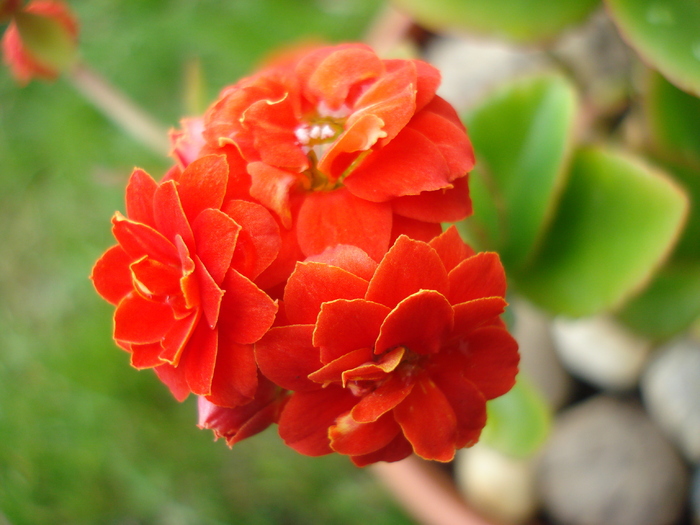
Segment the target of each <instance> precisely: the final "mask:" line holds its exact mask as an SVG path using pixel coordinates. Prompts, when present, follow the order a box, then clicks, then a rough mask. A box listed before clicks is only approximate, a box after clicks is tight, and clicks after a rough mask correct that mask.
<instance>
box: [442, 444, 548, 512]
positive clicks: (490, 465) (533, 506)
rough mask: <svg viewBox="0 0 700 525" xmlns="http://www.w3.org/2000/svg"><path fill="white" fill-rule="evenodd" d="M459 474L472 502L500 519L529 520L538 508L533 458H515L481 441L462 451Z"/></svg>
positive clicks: (476, 506)
mask: <svg viewBox="0 0 700 525" xmlns="http://www.w3.org/2000/svg"><path fill="white" fill-rule="evenodd" d="M455 478H456V481H457V485H458V487H459V488H460V490H461V492H462V493H463V494H464V497H465V499H466V500H467V502H468V503H469V505H470V506H471V507H472V508H473V509H474V510H476V511H477V512H479V513H480V514H482V515H483V516H484V517H486V518H489V519H491V520H494V521H496V522H498V523H503V524H508V525H518V524H520V523H525V522H527V521H528V520H529V519H530V518H532V516H533V515H534V513H535V511H536V510H537V507H538V501H537V495H536V492H535V460H534V459H533V458H528V459H520V458H513V457H510V456H506V455H504V454H502V453H500V452H498V451H497V450H494V449H492V448H491V447H488V446H486V445H483V444H481V443H477V444H476V445H474V446H473V447H472V448H469V449H464V450H461V451H459V452H458V454H457V457H456V459H455Z"/></svg>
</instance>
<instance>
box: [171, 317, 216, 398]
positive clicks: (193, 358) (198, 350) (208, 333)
mask: <svg viewBox="0 0 700 525" xmlns="http://www.w3.org/2000/svg"><path fill="white" fill-rule="evenodd" d="M218 342H219V332H218V330H217V329H216V328H214V329H213V330H212V329H210V328H209V327H208V326H207V325H206V324H205V323H202V322H200V323H198V324H197V326H196V327H195V329H194V332H193V333H192V336H191V337H190V340H189V341H188V343H187V347H186V348H185V351H184V352H183V354H182V358H181V359H180V364H179V366H178V368H182V369H183V370H184V372H185V378H186V379H187V385H188V386H189V388H190V391H191V392H192V393H193V394H197V395H199V396H206V395H209V394H211V383H212V377H213V375H214V365H215V364H216V354H217V350H218Z"/></svg>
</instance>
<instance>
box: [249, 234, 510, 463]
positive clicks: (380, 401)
mask: <svg viewBox="0 0 700 525" xmlns="http://www.w3.org/2000/svg"><path fill="white" fill-rule="evenodd" d="M505 289H506V281H505V275H504V273H503V267H502V266H501V264H500V261H499V259H498V256H497V255H496V254H494V253H479V254H474V253H473V252H472V251H471V250H470V249H469V248H468V247H467V246H466V245H465V244H464V243H463V242H462V241H461V239H460V238H459V234H458V233H457V231H456V230H455V229H454V227H453V228H450V229H448V230H447V231H446V232H445V233H443V234H442V235H440V236H438V237H436V238H435V239H433V240H431V241H430V242H429V243H425V242H422V241H417V240H412V239H409V238H408V237H406V236H401V237H399V238H398V239H397V241H396V242H395V244H394V245H393V246H392V248H391V249H390V250H389V251H388V253H387V254H386V256H385V257H384V258H383V259H382V261H381V262H380V263H379V264H377V263H376V262H374V261H373V260H372V259H371V258H370V257H368V256H367V255H366V254H365V253H364V252H362V251H361V250H359V249H358V248H356V247H352V246H338V247H336V248H334V249H331V250H329V251H327V252H325V253H324V254H322V255H320V256H317V257H314V258H311V259H309V260H307V261H306V262H303V263H298V264H297V267H296V269H295V271H294V273H293V274H292V275H291V277H290V278H289V281H288V283H287V286H286V288H285V292H284V307H285V314H286V318H287V320H288V323H289V324H287V325H285V326H277V327H273V328H271V329H270V330H269V331H268V333H267V334H266V335H265V336H264V337H263V338H262V339H261V340H260V341H258V343H257V344H256V350H255V352H256V358H257V360H258V365H259V366H260V370H261V371H262V373H263V374H265V375H266V376H267V377H268V378H269V379H271V380H272V381H273V382H275V383H276V384H278V385H279V386H280V387H282V388H285V389H289V390H293V391H294V394H292V396H291V398H290V400H289V402H288V403H287V404H286V406H285V408H284V410H283V412H282V415H281V417H280V420H279V432H280V435H281V436H282V438H283V439H284V441H285V442H286V443H287V444H288V445H289V446H290V447H292V448H294V449H295V450H297V451H298V452H301V453H303V454H307V455H311V456H317V455H322V454H327V453H330V452H334V451H335V452H338V453H341V454H346V455H348V456H350V457H351V459H352V460H353V462H354V463H355V464H357V465H359V466H363V465H367V464H369V463H374V462H376V461H398V460H400V459H403V458H404V457H406V456H407V455H409V454H410V453H411V452H415V453H416V454H418V455H419V456H421V457H423V458H426V459H432V460H438V461H449V460H451V459H452V458H453V456H454V453H455V449H458V448H461V447H465V446H470V445H472V444H474V443H475V442H476V441H477V439H478V438H479V434H480V432H481V429H482V428H483V426H484V424H485V422H486V410H485V404H486V400H488V399H492V398H494V397H497V396H500V395H502V394H504V393H506V392H507V391H508V390H509V389H510V388H511V387H512V386H513V384H514V382H515V376H516V373H517V365H518V352H517V343H516V342H515V340H514V339H513V338H512V337H511V336H510V334H509V333H508V331H507V330H506V328H505V327H504V325H503V323H502V321H501V320H500V317H499V316H500V314H501V313H502V312H503V309H504V308H505V306H506V302H505V300H504V295H505Z"/></svg>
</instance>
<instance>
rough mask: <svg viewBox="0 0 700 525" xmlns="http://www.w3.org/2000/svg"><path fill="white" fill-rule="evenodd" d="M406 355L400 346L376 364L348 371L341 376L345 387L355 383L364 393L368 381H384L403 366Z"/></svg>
mask: <svg viewBox="0 0 700 525" xmlns="http://www.w3.org/2000/svg"><path fill="white" fill-rule="evenodd" d="M405 353H406V349H405V348H403V347H401V346H400V347H398V348H394V349H393V350H391V351H389V352H387V353H385V354H384V355H383V356H381V358H380V359H379V360H377V361H376V362H369V363H365V364H361V365H360V366H357V367H355V368H352V369H350V370H346V371H345V372H343V373H342V376H341V378H342V381H343V386H347V385H348V384H349V383H355V387H357V388H358V389H359V390H360V391H362V390H364V388H365V385H364V383H365V382H366V381H376V382H381V381H383V380H384V379H386V377H387V376H388V375H389V374H391V373H392V372H394V371H395V370H396V367H398V366H399V365H400V364H401V361H402V359H403V356H404V354H405ZM351 388H352V385H351Z"/></svg>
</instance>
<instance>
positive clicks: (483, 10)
mask: <svg viewBox="0 0 700 525" xmlns="http://www.w3.org/2000/svg"><path fill="white" fill-rule="evenodd" d="M394 2H395V3H396V4H397V5H398V6H399V7H400V8H401V9H403V10H405V11H406V12H408V13H409V14H410V15H411V16H412V17H414V18H415V19H416V21H417V22H418V23H419V24H421V25H423V26H425V27H427V28H430V29H434V30H437V31H438V32H444V30H446V29H458V30H464V31H476V32H480V33H489V34H493V35H495V36H499V37H505V38H509V39H513V40H517V41H525V42H530V41H535V40H544V39H548V38H551V37H553V36H556V34H557V33H559V32H560V31H561V30H563V29H564V28H565V27H567V26H569V25H572V24H576V23H578V22H581V21H582V20H583V19H584V18H585V17H586V15H588V14H589V13H590V12H591V11H592V10H593V9H594V8H595V7H596V6H597V5H598V4H599V3H600V0H488V1H484V0H394Z"/></svg>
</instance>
